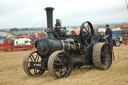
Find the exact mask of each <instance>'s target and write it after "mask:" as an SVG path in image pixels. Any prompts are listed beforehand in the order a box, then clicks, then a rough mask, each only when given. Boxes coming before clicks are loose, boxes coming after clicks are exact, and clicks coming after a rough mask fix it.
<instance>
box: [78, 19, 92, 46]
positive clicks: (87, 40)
mask: <svg viewBox="0 0 128 85" xmlns="http://www.w3.org/2000/svg"><path fill="white" fill-rule="evenodd" d="M93 35H94V29H93V26H92V24H91V22H89V21H86V22H83V23H82V24H81V26H80V37H81V40H82V42H83V44H84V45H86V46H89V45H90V44H92V41H93Z"/></svg>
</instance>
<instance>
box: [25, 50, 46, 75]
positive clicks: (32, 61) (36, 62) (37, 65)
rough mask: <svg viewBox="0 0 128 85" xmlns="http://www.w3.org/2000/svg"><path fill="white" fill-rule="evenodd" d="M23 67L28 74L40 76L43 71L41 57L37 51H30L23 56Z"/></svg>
mask: <svg viewBox="0 0 128 85" xmlns="http://www.w3.org/2000/svg"><path fill="white" fill-rule="evenodd" d="M23 69H24V71H25V73H26V74H27V75H28V76H34V77H35V76H40V75H42V74H43V73H44V72H45V69H44V64H43V63H42V58H41V56H39V54H38V52H37V51H32V52H30V53H29V54H28V55H27V56H25V57H24V61H23Z"/></svg>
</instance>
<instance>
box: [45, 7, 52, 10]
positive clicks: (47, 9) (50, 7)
mask: <svg viewBox="0 0 128 85" xmlns="http://www.w3.org/2000/svg"><path fill="white" fill-rule="evenodd" d="M48 9H51V10H54V8H53V7H46V8H45V9H44V10H48Z"/></svg>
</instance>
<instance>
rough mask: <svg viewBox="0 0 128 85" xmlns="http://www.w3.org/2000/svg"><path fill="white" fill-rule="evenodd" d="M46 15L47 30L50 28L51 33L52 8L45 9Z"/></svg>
mask: <svg viewBox="0 0 128 85" xmlns="http://www.w3.org/2000/svg"><path fill="white" fill-rule="evenodd" d="M45 10H46V15H47V28H50V31H53V10H54V8H53V7H46V8H45Z"/></svg>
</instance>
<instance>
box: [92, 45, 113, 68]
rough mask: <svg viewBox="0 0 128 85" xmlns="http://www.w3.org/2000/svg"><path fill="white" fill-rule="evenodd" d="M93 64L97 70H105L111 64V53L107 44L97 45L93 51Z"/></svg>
mask: <svg viewBox="0 0 128 85" xmlns="http://www.w3.org/2000/svg"><path fill="white" fill-rule="evenodd" d="M93 64H94V66H95V67H96V68H97V69H102V70H107V69H109V68H110V67H111V64H112V52H111V49H110V47H109V45H108V44H107V43H97V44H96V45H95V46H94V49H93Z"/></svg>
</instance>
